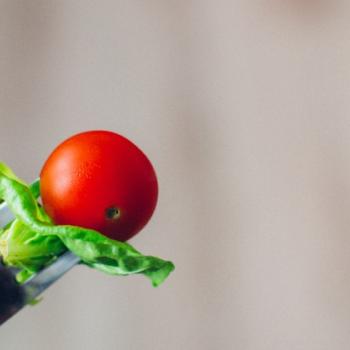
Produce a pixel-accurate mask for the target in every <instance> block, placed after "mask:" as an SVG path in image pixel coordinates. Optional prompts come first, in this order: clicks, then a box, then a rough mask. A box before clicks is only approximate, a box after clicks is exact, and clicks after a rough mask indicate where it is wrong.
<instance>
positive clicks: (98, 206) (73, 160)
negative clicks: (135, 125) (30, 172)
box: [40, 130, 158, 241]
mask: <svg viewBox="0 0 350 350" xmlns="http://www.w3.org/2000/svg"><path fill="white" fill-rule="evenodd" d="M40 184H41V198H42V202H43V206H44V208H45V210H46V212H47V213H48V215H49V216H50V217H51V218H52V220H53V221H54V223H55V224H58V225H74V226H80V227H84V228H90V229H94V230H96V231H99V232H101V233H102V234H104V235H106V236H108V237H110V238H112V239H116V240H120V241H126V240H128V239H129V238H131V237H132V236H134V235H135V234H136V233H138V232H139V231H140V230H141V229H142V228H143V227H144V226H145V225H146V223H147V222H148V221H149V219H150V218H151V216H152V214H153V212H154V209H155V207H156V203H157V198H158V182H157V177H156V174H155V171H154V169H153V166H152V164H151V163H150V161H149V160H148V158H147V157H146V156H145V154H144V153H143V152H142V151H141V150H140V149H139V148H138V147H137V146H136V145H134V144H133V143H132V142H131V141H129V140H128V139H126V138H125V137H123V136H121V135H118V134H116V133H113V132H110V131H101V130H98V131H88V132H83V133H80V134H77V135H75V136H72V137H70V138H69V139H67V140H66V141H64V142H63V143H61V144H60V145H59V146H58V147H57V148H56V149H55V150H54V151H53V152H52V154H51V155H50V156H49V158H48V159H47V161H46V162H45V164H44V166H43V169H42V170H41V173H40Z"/></svg>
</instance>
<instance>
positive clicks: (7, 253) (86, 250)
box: [0, 163, 175, 286]
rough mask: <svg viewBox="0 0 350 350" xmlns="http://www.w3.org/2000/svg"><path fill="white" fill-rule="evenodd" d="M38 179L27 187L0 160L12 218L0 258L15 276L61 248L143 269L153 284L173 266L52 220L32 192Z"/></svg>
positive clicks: (100, 264)
mask: <svg viewBox="0 0 350 350" xmlns="http://www.w3.org/2000/svg"><path fill="white" fill-rule="evenodd" d="M39 192H40V190H39V183H38V182H37V183H35V184H33V186H31V187H29V186H28V185H26V184H25V183H24V182H23V181H22V180H20V179H18V178H17V177H16V175H15V174H14V173H13V172H12V171H11V170H10V169H9V168H8V167H7V166H6V165H4V164H1V163H0V199H3V200H4V201H5V202H6V203H7V205H8V206H9V208H10V209H11V211H12V212H13V214H14V215H15V217H16V219H15V220H14V221H13V222H12V223H11V224H10V225H8V227H6V228H5V229H3V230H2V231H0V255H1V256H2V258H3V260H4V262H5V263H6V264H7V265H9V266H13V267H16V268H18V269H20V273H19V275H18V280H19V282H24V281H25V280H26V279H28V278H29V277H31V276H32V275H33V274H35V273H37V272H38V271H39V270H40V269H42V268H43V267H45V266H46V265H48V264H50V263H52V261H53V260H55V259H57V258H58V257H59V256H60V255H61V254H62V253H63V252H64V251H66V250H67V249H68V250H70V251H72V252H73V253H74V254H75V255H77V256H78V257H79V258H80V259H81V262H82V263H84V264H86V265H88V266H90V267H92V268H95V269H97V270H100V271H103V272H106V273H109V274H112V275H131V274H143V275H145V276H147V277H148V278H149V279H150V280H151V282H152V284H153V286H158V285H160V284H161V283H162V282H163V281H164V280H165V279H166V278H167V277H168V275H169V274H170V272H172V271H173V270H174V268H175V267H174V264H173V263H172V262H170V261H165V260H162V259H160V258H157V257H154V256H145V255H143V254H141V253H140V252H138V251H137V250H136V249H135V248H133V247H132V246H131V245H130V244H128V243H125V242H119V241H115V240H112V239H109V238H107V237H105V236H104V235H102V234H100V233H99V232H97V231H94V230H89V229H85V228H81V227H77V226H69V225H54V224H53V223H52V222H51V220H50V218H49V217H48V215H47V214H46V213H45V212H44V210H43V208H41V207H40V205H39V204H38V202H37V200H36V199H35V198H36V196H38V195H39Z"/></svg>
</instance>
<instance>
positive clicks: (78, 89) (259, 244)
mask: <svg viewBox="0 0 350 350" xmlns="http://www.w3.org/2000/svg"><path fill="white" fill-rule="evenodd" d="M349 23H350V4H349V3H347V2H346V1H338V0H329V1H327V0H323V1H322V0H320V1H318V0H313V1H312V0H304V1H303V0H289V1H288V0H248V1H247V0H236V1H223V0H216V1H210V0H203V1H181V0H177V1H160V0H154V1H114V0H99V1H90V0H76V1H68V0H62V1H51V0H42V1H38V0H32V1H25V0H22V1H19V0H0V159H1V161H4V162H6V163H7V164H9V165H10V166H11V167H12V168H13V169H14V170H15V171H16V173H17V174H18V175H19V176H21V177H23V178H24V179H26V180H27V181H31V180H33V179H35V178H36V177H37V176H38V173H39V171H40V169H41V166H42V164H43V162H44V161H45V159H46V157H47V156H48V155H49V153H50V152H51V150H52V149H53V148H54V147H55V146H56V145H57V144H58V143H59V142H60V141H62V140H63V139H65V138H67V137H68V136H70V135H72V134H74V133H77V132H80V131H84V130H89V129H110V130H113V131H116V132H118V133H121V134H123V135H125V136H127V137H128V138H130V139H131V140H133V141H134V142H135V143H136V144H137V145H139V146H140V147H141V148H142V149H143V150H144V151H145V153H146V154H147V155H148V156H149V158H150V159H151V160H152V162H153V164H154V166H155V168H156V170H157V173H158V176H159V181H160V200H159V203H158V208H157V211H156V214H155V216H154V218H153V220H152V221H151V222H150V223H149V224H148V226H147V227H146V228H145V229H144V231H143V232H142V233H141V234H140V235H138V236H137V237H135V238H134V239H133V240H132V241H131V243H132V244H134V245H135V246H136V247H137V248H138V249H140V250H141V251H143V252H145V253H147V254H153V255H158V256H161V257H164V258H168V259H171V260H173V261H174V262H175V263H176V266H177V269H176V271H175V272H174V273H173V274H172V275H171V276H170V278H169V279H168V280H167V282H166V283H165V284H164V285H162V286H161V287H159V288H158V289H154V288H152V287H151V285H150V283H149V281H148V280H146V279H145V278H143V277H141V276H131V277H127V278H116V277H111V276H107V275H104V274H102V273H99V272H96V271H93V270H90V269H88V268H86V267H77V268H75V269H74V270H73V271H72V272H70V273H69V274H67V275H66V276H65V277H64V278H63V279H62V280H61V281H59V282H58V283H57V284H56V285H55V286H54V287H52V288H51V289H50V290H49V291H48V292H47V293H45V296H44V300H43V301H42V302H41V303H40V304H39V305H37V306H35V307H27V308H26V309H25V310H24V311H23V312H21V313H20V314H19V315H17V316H16V317H14V318H13V319H11V320H10V321H9V322H8V323H6V324H5V325H4V326H2V327H1V329H0V342H1V348H2V349H11V350H17V349H18V350H19V349H23V348H25V349H27V350H34V349H36V350H37V349H51V350H59V349H65V350H73V349H74V350H76V349H86V350H89V349H91V350H92V349H131V350H133V349H135V350H136V349H141V348H142V349H145V350H151V349H152V350H158V349H159V350H161V349H162V350H163V349H169V350H178V349H188V350H192V349H193V350H194V349H208V350H211V349H239V350H257V349H259V350H275V349H276V350H277V349H278V350H279V349H283V350H295V349H300V350H303V349H307V350H316V349H317V350H323V349H324V350H326V349H327V350H328V349H337V350H343V349H344V350H345V349H348V348H349V344H350V333H349V327H350V301H349V295H350V254H349V246H350V233H349V226H350V215H349V210H350V116H349V114H350V98H349V97H350V96H349V94H350V39H349V38H350V25H349Z"/></svg>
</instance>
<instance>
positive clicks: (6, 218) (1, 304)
mask: <svg viewBox="0 0 350 350" xmlns="http://www.w3.org/2000/svg"><path fill="white" fill-rule="evenodd" d="M13 219H14V217H13V215H12V213H11V212H10V210H9V209H8V207H7V206H6V203H3V204H1V205H0V227H3V226H5V225H6V224H7V223H9V222H10V221H11V220H13ZM78 262H79V258H78V257H77V256H75V255H74V254H73V253H71V252H67V253H65V254H63V255H62V256H61V257H59V258H58V259H57V260H56V261H55V262H54V263H52V264H51V265H50V266H48V267H46V268H45V269H43V270H42V271H40V272H39V273H38V274H36V275H35V276H34V277H32V278H31V279H30V280H28V281H27V282H26V283H24V284H23V285H21V286H20V285H18V284H17V283H16V281H15V279H14V277H13V276H12V278H9V273H10V270H9V269H7V268H5V267H3V266H2V265H1V263H0V275H1V274H4V278H0V312H1V313H0V325H1V324H3V323H4V322H6V321H7V320H8V319H9V318H11V317H12V316H13V315H14V314H16V313H17V312H18V311H19V310H21V309H22V308H23V307H24V306H25V305H27V304H28V303H29V302H31V301H33V300H35V299H36V298H37V297H38V296H39V295H40V294H41V293H42V292H43V291H45V290H46V289H47V288H48V287H50V286H51V285H52V284H53V283H54V282H56V281H57V280H58V279H59V278H60V277H62V276H63V275H64V274H65V273H66V272H68V271H69V270H70V269H71V268H72V267H73V266H74V265H76V264H77V263H78ZM3 280H4V281H6V283H7V285H6V286H4V285H1V281H3ZM8 283H10V284H11V286H10V287H11V289H10V290H11V291H13V293H12V294H13V295H12V296H13V297H12V298H11V297H10V298H7V299H8V300H5V299H4V293H5V288H7V289H8V288H9V285H8Z"/></svg>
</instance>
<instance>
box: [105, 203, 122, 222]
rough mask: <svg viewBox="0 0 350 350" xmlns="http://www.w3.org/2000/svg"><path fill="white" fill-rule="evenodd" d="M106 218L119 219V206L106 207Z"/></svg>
mask: <svg viewBox="0 0 350 350" xmlns="http://www.w3.org/2000/svg"><path fill="white" fill-rule="evenodd" d="M105 214H106V218H107V219H109V220H117V219H119V217H120V210H119V208H117V207H114V206H113V207H109V208H107V209H106V212H105Z"/></svg>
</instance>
